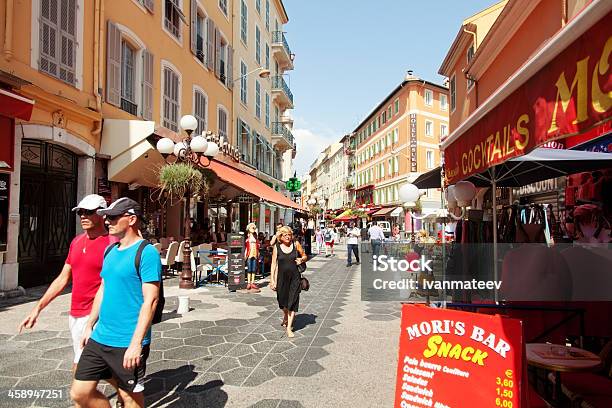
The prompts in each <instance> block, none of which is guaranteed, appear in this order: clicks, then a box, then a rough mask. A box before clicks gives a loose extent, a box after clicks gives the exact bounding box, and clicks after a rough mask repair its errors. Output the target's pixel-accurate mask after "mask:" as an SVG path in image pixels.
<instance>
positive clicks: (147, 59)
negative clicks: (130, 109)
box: [142, 50, 153, 120]
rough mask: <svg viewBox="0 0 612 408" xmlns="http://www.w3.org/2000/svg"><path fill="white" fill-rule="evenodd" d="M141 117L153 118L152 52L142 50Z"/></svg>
mask: <svg viewBox="0 0 612 408" xmlns="http://www.w3.org/2000/svg"><path fill="white" fill-rule="evenodd" d="M142 71H143V72H142V117H143V119H146V120H152V119H153V54H151V53H150V52H149V51H147V50H143V51H142Z"/></svg>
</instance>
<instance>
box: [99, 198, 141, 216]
mask: <svg viewBox="0 0 612 408" xmlns="http://www.w3.org/2000/svg"><path fill="white" fill-rule="evenodd" d="M98 214H99V215H110V216H111V217H112V216H116V215H122V214H131V215H138V216H139V215H140V204H138V203H137V202H136V201H134V200H132V199H131V198H127V197H121V198H120V199H118V200H116V201H113V202H112V203H111V205H109V206H108V208H102V209H100V210H98Z"/></svg>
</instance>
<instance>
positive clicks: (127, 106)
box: [121, 98, 138, 116]
mask: <svg viewBox="0 0 612 408" xmlns="http://www.w3.org/2000/svg"><path fill="white" fill-rule="evenodd" d="M121 109H122V110H124V111H126V112H127V113H131V114H132V115H134V116H137V115H138V105H136V104H135V103H132V102H130V101H128V100H127V99H124V98H121Z"/></svg>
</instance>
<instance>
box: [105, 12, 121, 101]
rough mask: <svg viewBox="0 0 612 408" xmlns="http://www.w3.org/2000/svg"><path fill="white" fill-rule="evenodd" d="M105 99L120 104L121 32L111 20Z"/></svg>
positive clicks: (108, 30) (108, 34)
mask: <svg viewBox="0 0 612 408" xmlns="http://www.w3.org/2000/svg"><path fill="white" fill-rule="evenodd" d="M106 101H107V102H108V103H110V104H111V105H115V106H121V33H120V32H119V29H118V28H117V26H116V25H115V24H113V22H112V21H111V20H108V28H107V41H106Z"/></svg>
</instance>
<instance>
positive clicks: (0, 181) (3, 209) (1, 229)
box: [0, 173, 11, 252]
mask: <svg viewBox="0 0 612 408" xmlns="http://www.w3.org/2000/svg"><path fill="white" fill-rule="evenodd" d="M10 188H11V175H10V174H9V173H0V252H4V251H6V246H7V242H8V236H7V234H8V219H9V191H10Z"/></svg>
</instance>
